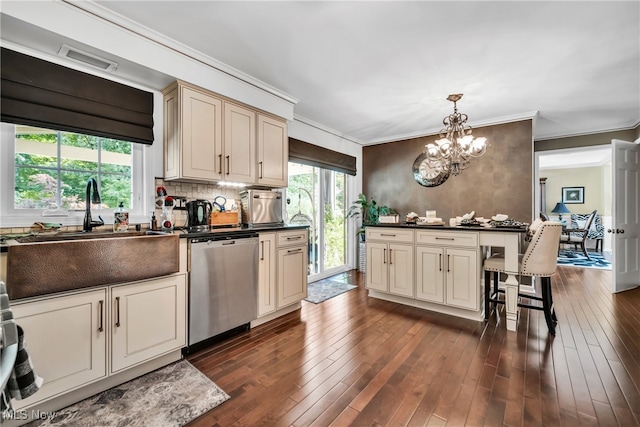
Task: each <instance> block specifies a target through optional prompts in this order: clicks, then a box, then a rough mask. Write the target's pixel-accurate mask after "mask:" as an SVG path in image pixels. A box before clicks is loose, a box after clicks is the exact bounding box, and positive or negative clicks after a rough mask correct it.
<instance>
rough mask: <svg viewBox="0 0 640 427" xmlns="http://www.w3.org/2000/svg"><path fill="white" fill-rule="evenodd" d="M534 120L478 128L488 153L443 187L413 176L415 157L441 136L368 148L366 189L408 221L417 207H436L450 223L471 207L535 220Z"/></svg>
mask: <svg viewBox="0 0 640 427" xmlns="http://www.w3.org/2000/svg"><path fill="white" fill-rule="evenodd" d="M532 126H533V121H532V120H530V119H529V120H523V121H518V122H512V123H506V124H501V125H494V126H486V127H481V128H474V129H473V135H474V136H477V137H479V136H484V137H486V138H487V139H488V143H489V146H488V147H487V152H486V153H485V154H484V156H482V157H477V158H472V160H471V165H470V166H469V167H468V168H467V169H465V170H464V171H462V174H460V175H458V176H450V177H449V179H448V180H447V181H446V182H445V183H443V184H442V185H440V186H438V187H423V186H421V185H420V184H418V183H417V182H416V181H415V180H414V179H413V162H414V160H415V159H416V157H417V156H418V155H419V154H420V153H421V152H422V151H424V146H425V144H427V143H430V142H433V141H435V139H436V138H437V135H433V136H427V137H420V138H413V139H408V140H403V141H397V142H390V143H386V144H378V145H371V146H366V147H364V148H363V168H362V169H363V178H362V186H363V191H364V194H366V195H367V196H368V197H373V198H374V199H375V200H376V201H377V202H378V204H380V205H387V206H389V207H391V208H394V209H395V210H396V211H398V213H399V214H400V221H404V217H405V216H406V214H407V213H409V212H411V211H413V212H416V213H418V214H419V215H420V216H425V211H426V210H435V211H436V214H437V216H438V217H439V218H442V219H443V221H445V222H446V223H448V222H449V218H451V217H455V216H462V215H463V214H465V213H467V212H471V211H475V212H476V216H481V217H485V218H488V217H491V216H492V215H495V214H498V213H501V214H507V215H509V218H513V219H515V220H518V221H523V222H529V223H530V222H531V221H532V219H533V216H534V214H533V128H532Z"/></svg>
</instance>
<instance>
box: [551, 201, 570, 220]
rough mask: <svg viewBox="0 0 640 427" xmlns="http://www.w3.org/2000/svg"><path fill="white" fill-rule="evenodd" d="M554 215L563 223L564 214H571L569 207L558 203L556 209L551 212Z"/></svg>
mask: <svg viewBox="0 0 640 427" xmlns="http://www.w3.org/2000/svg"><path fill="white" fill-rule="evenodd" d="M551 212H552V213H557V214H558V218H559V219H560V221H562V214H565V213H571V211H570V210H569V208H568V207H567V205H565V204H564V203H562V202H558V203H556V207H555V208H553V209H552V210H551Z"/></svg>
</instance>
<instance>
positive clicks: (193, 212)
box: [187, 199, 212, 228]
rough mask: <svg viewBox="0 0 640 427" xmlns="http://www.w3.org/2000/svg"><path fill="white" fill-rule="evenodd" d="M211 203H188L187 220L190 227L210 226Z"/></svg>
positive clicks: (202, 201) (197, 201) (200, 201)
mask: <svg viewBox="0 0 640 427" xmlns="http://www.w3.org/2000/svg"><path fill="white" fill-rule="evenodd" d="M211 209H212V207H211V203H209V202H208V201H206V200H201V199H198V200H192V201H190V202H187V220H188V227H189V228H195V227H203V228H204V227H207V226H209V216H210V215H211Z"/></svg>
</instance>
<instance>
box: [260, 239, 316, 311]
mask: <svg viewBox="0 0 640 427" xmlns="http://www.w3.org/2000/svg"><path fill="white" fill-rule="evenodd" d="M307 235H308V230H307V229H306V228H304V229H295V230H287V231H278V232H274V233H260V238H259V245H260V247H259V255H258V317H263V316H265V315H268V314H272V313H275V312H276V311H278V310H280V309H281V308H284V307H287V306H290V305H292V304H295V303H297V302H299V301H301V300H303V299H304V298H306V297H307V274H308V273H307V263H308V261H307V260H308V252H307V251H308V247H307Z"/></svg>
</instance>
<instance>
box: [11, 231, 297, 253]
mask: <svg viewBox="0 0 640 427" xmlns="http://www.w3.org/2000/svg"><path fill="white" fill-rule="evenodd" d="M305 228H309V226H308V225H281V226H257V227H247V226H240V227H216V228H211V229H208V230H202V231H197V232H193V231H192V232H187V230H184V229H177V230H174V231H173V233H174V234H178V235H179V236H180V238H181V239H186V238H193V237H207V236H211V235H233V234H236V233H246V232H248V231H256V232H266V231H287V230H298V229H305ZM30 235H34V233H24V234H23V235H11V236H7V237H10V238H16V237H24V236H30ZM123 236H126V233H123ZM8 250H9V249H8V246H7V244H6V243H5V241H4V239H3V240H2V241H0V253H2V252H7V251H8Z"/></svg>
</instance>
